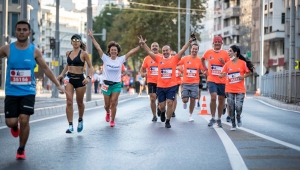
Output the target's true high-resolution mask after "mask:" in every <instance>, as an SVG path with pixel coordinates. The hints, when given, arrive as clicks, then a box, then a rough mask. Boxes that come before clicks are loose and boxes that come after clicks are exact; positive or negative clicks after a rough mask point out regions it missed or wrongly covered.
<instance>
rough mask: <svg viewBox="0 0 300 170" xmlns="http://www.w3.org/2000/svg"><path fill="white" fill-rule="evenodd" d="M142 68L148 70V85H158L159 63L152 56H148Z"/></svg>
mask: <svg viewBox="0 0 300 170" xmlns="http://www.w3.org/2000/svg"><path fill="white" fill-rule="evenodd" d="M142 67H143V68H145V69H147V83H157V76H158V66H157V63H156V62H155V61H154V60H153V59H152V58H151V57H150V56H147V57H145V59H144V61H143V64H142Z"/></svg>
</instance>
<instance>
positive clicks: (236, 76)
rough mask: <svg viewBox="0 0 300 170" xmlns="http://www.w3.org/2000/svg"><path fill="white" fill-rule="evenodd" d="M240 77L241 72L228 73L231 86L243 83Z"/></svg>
mask: <svg viewBox="0 0 300 170" xmlns="http://www.w3.org/2000/svg"><path fill="white" fill-rule="evenodd" d="M240 75H241V74H240V72H233V73H228V80H229V84H234V83H238V82H241V80H240V79H239V76H240Z"/></svg>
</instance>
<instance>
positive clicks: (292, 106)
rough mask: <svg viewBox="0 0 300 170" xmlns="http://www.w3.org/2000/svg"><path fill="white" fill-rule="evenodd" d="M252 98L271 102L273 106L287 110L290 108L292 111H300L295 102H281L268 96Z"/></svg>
mask: <svg viewBox="0 0 300 170" xmlns="http://www.w3.org/2000/svg"><path fill="white" fill-rule="evenodd" d="M254 98H255V99H257V100H261V101H264V102H266V103H268V104H271V105H273V106H276V107H279V108H282V109H287V110H292V111H298V112H299V111H300V106H298V105H295V104H288V103H284V102H281V101H279V100H276V99H272V98H270V97H263V96H254Z"/></svg>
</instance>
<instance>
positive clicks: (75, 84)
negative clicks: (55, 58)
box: [57, 34, 94, 133]
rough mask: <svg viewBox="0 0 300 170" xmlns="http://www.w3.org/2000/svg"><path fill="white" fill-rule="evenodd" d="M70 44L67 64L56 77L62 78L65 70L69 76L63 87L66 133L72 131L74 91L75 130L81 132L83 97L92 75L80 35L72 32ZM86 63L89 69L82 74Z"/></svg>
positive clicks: (91, 68)
mask: <svg viewBox="0 0 300 170" xmlns="http://www.w3.org/2000/svg"><path fill="white" fill-rule="evenodd" d="M71 44H72V46H73V50H71V51H67V52H66V57H67V64H66V66H65V68H64V70H63V71H62V72H61V73H60V75H59V76H58V77H57V80H58V81H60V80H61V79H63V76H64V75H65V73H66V72H68V73H67V76H68V77H69V83H68V84H67V85H66V87H65V89H66V91H67V92H68V94H66V98H67V100H66V102H67V107H66V114H67V119H68V122H69V128H68V129H67V130H66V133H72V132H73V131H74V129H73V114H74V109H73V98H74V91H75V92H76V103H77V107H78V114H79V118H78V126H77V132H81V131H82V130H83V114H84V107H85V106H84V103H83V98H84V94H85V92H86V84H88V83H89V82H90V81H91V80H92V76H93V72H94V71H93V66H92V62H91V60H90V58H89V56H88V53H87V52H86V51H85V50H86V46H85V44H84V43H83V42H82V39H81V36H80V35H78V34H74V35H73V36H72V37H71ZM85 62H86V63H87V65H88V67H89V68H90V69H89V72H88V75H87V76H86V77H85V76H84V70H83V69H84V64H85Z"/></svg>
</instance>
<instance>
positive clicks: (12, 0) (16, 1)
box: [11, 0, 19, 4]
mask: <svg viewBox="0 0 300 170" xmlns="http://www.w3.org/2000/svg"><path fill="white" fill-rule="evenodd" d="M11 3H13V4H19V0H11Z"/></svg>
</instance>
